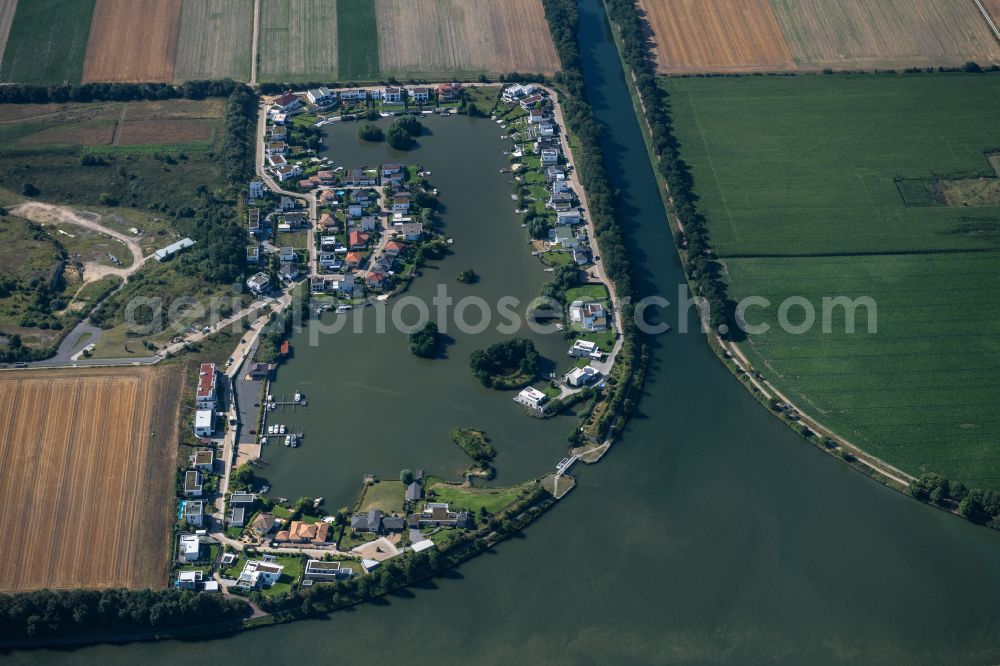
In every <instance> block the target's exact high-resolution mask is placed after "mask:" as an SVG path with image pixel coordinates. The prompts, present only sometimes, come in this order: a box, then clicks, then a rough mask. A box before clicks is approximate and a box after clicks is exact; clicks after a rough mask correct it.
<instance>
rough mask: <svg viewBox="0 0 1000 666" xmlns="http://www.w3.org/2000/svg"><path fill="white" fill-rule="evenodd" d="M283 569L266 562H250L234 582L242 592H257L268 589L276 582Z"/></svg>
mask: <svg viewBox="0 0 1000 666" xmlns="http://www.w3.org/2000/svg"><path fill="white" fill-rule="evenodd" d="M284 570H285V567H284V566H282V565H280V564H276V563H275V562H273V561H267V560H263V561H262V560H250V561H248V562H247V563H246V564H245V565H244V567H243V572H242V573H240V577H239V578H238V579H237V580H236V587H239V588H242V589H244V590H257V589H260V588H262V587H270V586H272V585H274V584H275V583H277V582H278V580H279V579H280V578H281V574H282V573H283V572H284Z"/></svg>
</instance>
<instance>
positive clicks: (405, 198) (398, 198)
mask: <svg viewBox="0 0 1000 666" xmlns="http://www.w3.org/2000/svg"><path fill="white" fill-rule="evenodd" d="M412 199H413V195H412V194H410V193H409V192H397V193H396V194H394V195H393V197H392V212H393V213H405V212H407V211H409V210H410V201H411V200H412Z"/></svg>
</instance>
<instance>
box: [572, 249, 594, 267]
mask: <svg viewBox="0 0 1000 666" xmlns="http://www.w3.org/2000/svg"><path fill="white" fill-rule="evenodd" d="M573 262H574V263H575V264H576V265H577V266H586V265H587V264H589V263H590V262H591V256H590V250H588V249H586V248H583V247H574V248H573Z"/></svg>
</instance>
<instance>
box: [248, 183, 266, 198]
mask: <svg viewBox="0 0 1000 666" xmlns="http://www.w3.org/2000/svg"><path fill="white" fill-rule="evenodd" d="M264 192H266V190H265V189H264V181H262V180H251V181H250V198H251V199H262V198H264Z"/></svg>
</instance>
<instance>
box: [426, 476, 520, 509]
mask: <svg viewBox="0 0 1000 666" xmlns="http://www.w3.org/2000/svg"><path fill="white" fill-rule="evenodd" d="M534 485H535V482H534V481H529V482H527V483H522V484H521V485H519V486H511V487H509V488H462V487H461V486H455V485H449V484H445V483H442V482H439V481H438V480H436V479H428V484H427V488H428V490H429V491H433V493H434V501H435V502H447V503H448V504H449V505H450V507H451V508H452V509H463V510H466V511H470V512H472V513H474V514H478V513H479V509H480V508H485V509H486V510H487V511H489V512H490V513H496V512H497V511H500V510H501V509H502V508H504V507H505V506H507V505H508V504H510V503H511V502H513V501H514V500H516V499H518V498H519V497H521V495H522V494H523V493H524V492H525V491H526V490H530V489H531V488H532V487H533V486H534Z"/></svg>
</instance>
